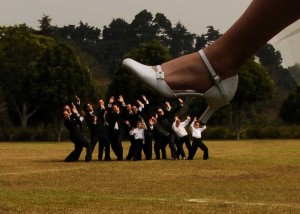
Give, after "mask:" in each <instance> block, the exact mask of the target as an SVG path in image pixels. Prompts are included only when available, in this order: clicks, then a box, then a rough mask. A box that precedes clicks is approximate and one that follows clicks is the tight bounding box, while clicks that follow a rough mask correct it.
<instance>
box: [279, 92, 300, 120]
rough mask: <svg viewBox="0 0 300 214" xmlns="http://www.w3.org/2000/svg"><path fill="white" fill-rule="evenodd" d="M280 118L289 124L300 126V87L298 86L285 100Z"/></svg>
mask: <svg viewBox="0 0 300 214" xmlns="http://www.w3.org/2000/svg"><path fill="white" fill-rule="evenodd" d="M279 117H280V118H281V119H282V120H283V122H284V123H287V124H296V125H299V124H300V86H296V87H295V88H294V90H292V91H291V92H290V93H289V95H288V96H287V98H286V99H285V100H284V102H283V104H282V107H281V110H280V114H279Z"/></svg>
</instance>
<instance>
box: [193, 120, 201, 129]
mask: <svg viewBox="0 0 300 214" xmlns="http://www.w3.org/2000/svg"><path fill="white" fill-rule="evenodd" d="M194 127H195V128H196V129H197V128H201V127H202V126H201V124H200V122H199V121H198V120H196V121H195V122H194Z"/></svg>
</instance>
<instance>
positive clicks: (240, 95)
mask: <svg viewBox="0 0 300 214" xmlns="http://www.w3.org/2000/svg"><path fill="white" fill-rule="evenodd" d="M273 90H274V82H273V81H272V80H271V78H270V76H269V75H268V73H267V71H266V70H265V69H264V68H263V67H262V66H261V65H260V64H258V63H257V62H255V61H254V60H253V59H251V60H248V61H247V62H246V63H245V64H244V65H243V66H242V67H241V70H240V73H239V84H238V89H237V92H236V94H235V96H234V98H233V100H232V101H231V106H232V110H233V117H234V121H235V130H236V137H237V139H239V136H240V133H241V127H242V113H243V112H247V111H249V110H251V107H252V105H253V104H254V103H257V102H259V101H263V100H266V99H269V98H271V97H272V94H273Z"/></svg>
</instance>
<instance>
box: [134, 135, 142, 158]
mask: <svg viewBox="0 0 300 214" xmlns="http://www.w3.org/2000/svg"><path fill="white" fill-rule="evenodd" d="M143 147H144V140H143V139H134V155H133V160H141V159H142V148H143Z"/></svg>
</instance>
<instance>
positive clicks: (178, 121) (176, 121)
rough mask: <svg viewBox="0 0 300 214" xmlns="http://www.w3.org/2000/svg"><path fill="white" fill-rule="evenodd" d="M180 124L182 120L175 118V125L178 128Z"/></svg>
mask: <svg viewBox="0 0 300 214" xmlns="http://www.w3.org/2000/svg"><path fill="white" fill-rule="evenodd" d="M180 122H181V120H180V119H179V118H178V117H176V118H175V125H176V127H178V126H179V125H180Z"/></svg>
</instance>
